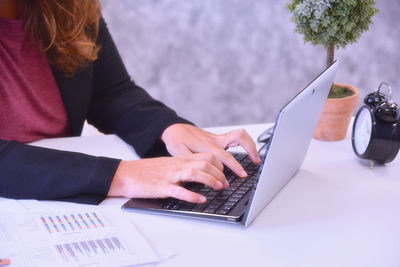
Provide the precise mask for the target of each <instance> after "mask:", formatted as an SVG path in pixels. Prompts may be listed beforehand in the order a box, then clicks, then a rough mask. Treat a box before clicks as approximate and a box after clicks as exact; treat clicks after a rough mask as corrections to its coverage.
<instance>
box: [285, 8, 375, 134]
mask: <svg viewBox="0 0 400 267" xmlns="http://www.w3.org/2000/svg"><path fill="white" fill-rule="evenodd" d="M287 7H288V9H289V10H290V11H291V13H292V21H293V22H294V23H295V24H296V32H298V33H300V34H303V36H304V41H305V42H311V43H312V44H314V45H323V46H324V47H325V48H326V50H327V59H326V64H327V66H329V65H331V64H332V63H333V61H334V55H335V47H336V48H343V49H344V48H345V47H346V46H347V45H348V44H351V43H355V42H356V41H358V39H359V38H360V36H361V34H362V33H363V32H364V31H366V30H368V29H369V25H370V24H371V23H372V17H373V16H374V14H375V13H377V12H378V11H379V10H378V9H376V8H375V1H374V0H292V1H291V3H289V4H288V5H287ZM358 94H359V91H358V89H357V88H356V87H354V86H351V85H347V84H337V83H334V84H333V85H332V87H331V90H330V93H329V96H328V99H327V102H326V104H325V107H324V111H323V112H322V115H321V118H320V120H319V122H318V126H317V129H316V131H315V133H314V138H317V139H320V140H326V141H336V140H342V139H344V138H345V137H346V133H347V129H348V127H349V124H350V119H351V116H352V115H353V112H354V109H355V107H356V106H357V103H358Z"/></svg>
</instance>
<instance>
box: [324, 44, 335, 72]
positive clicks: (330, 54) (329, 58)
mask: <svg viewBox="0 0 400 267" xmlns="http://www.w3.org/2000/svg"><path fill="white" fill-rule="evenodd" d="M326 52H327V54H326V66H327V67H329V66H330V65H331V64H332V63H333V61H334V60H335V46H334V45H330V46H329V47H328V49H327V51H326Z"/></svg>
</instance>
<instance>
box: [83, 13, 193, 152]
mask: <svg viewBox="0 0 400 267" xmlns="http://www.w3.org/2000/svg"><path fill="white" fill-rule="evenodd" d="M98 43H99V45H100V46H101V50H100V55H99V59H98V60H96V61H95V62H94V63H93V87H94V88H93V95H92V100H91V105H90V109H89V113H88V122H89V123H90V124H93V125H94V126H95V127H97V128H98V129H99V130H100V131H102V132H104V133H114V134H117V135H118V136H119V137H121V139H123V140H124V141H125V142H127V143H128V144H130V145H132V146H133V147H134V148H135V151H136V152H137V153H138V155H139V156H141V157H143V156H146V155H149V154H151V153H152V149H153V148H155V147H159V146H160V144H161V142H160V140H159V137H160V135H161V134H162V132H163V131H164V130H165V129H166V128H167V127H168V126H170V125H172V124H174V123H190V122H188V121H187V120H185V119H183V118H180V117H178V116H177V115H176V113H175V112H174V111H173V110H171V109H169V108H168V107H166V106H165V105H164V104H162V103H161V102H159V101H156V100H154V99H153V98H152V97H151V96H150V95H149V94H148V93H146V92H145V91H144V90H143V89H142V88H140V87H139V86H137V85H136V84H135V83H134V82H133V81H132V80H131V78H130V76H129V74H128V73H127V71H126V69H125V66H124V64H123V62H122V60H121V57H120V55H119V53H118V51H117V49H116V47H115V44H114V42H113V40H112V38H111V35H110V33H109V32H108V29H107V26H106V24H105V22H104V20H103V19H101V21H100V32H99V38H98Z"/></svg>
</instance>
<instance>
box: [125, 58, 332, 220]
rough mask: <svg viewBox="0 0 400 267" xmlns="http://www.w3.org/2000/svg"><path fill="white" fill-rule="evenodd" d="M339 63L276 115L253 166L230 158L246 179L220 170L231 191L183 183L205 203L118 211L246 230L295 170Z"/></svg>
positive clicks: (150, 202)
mask: <svg viewBox="0 0 400 267" xmlns="http://www.w3.org/2000/svg"><path fill="white" fill-rule="evenodd" d="M337 66H338V62H336V61H335V62H334V63H333V64H332V65H331V66H329V67H328V68H326V69H325V70H324V71H323V72H322V73H320V74H319V75H318V76H317V77H316V78H315V79H314V80H313V81H312V82H311V83H310V84H309V85H307V86H306V87H305V88H304V89H302V90H301V91H300V92H299V93H298V94H297V95H296V96H295V97H293V98H292V99H291V100H290V101H289V102H288V103H287V104H286V105H285V106H284V107H283V108H282V109H281V110H280V112H279V114H278V116H277V118H276V122H275V124H274V127H273V130H272V134H271V137H270V138H269V141H268V144H267V145H266V149H265V153H264V154H263V155H262V156H261V158H262V163H261V164H260V165H255V164H254V163H252V162H251V161H250V159H249V157H248V156H247V154H244V153H236V154H234V156H235V158H236V159H237V160H238V161H239V162H240V163H241V164H242V166H243V167H244V169H245V170H246V171H247V173H248V175H249V176H248V178H246V179H243V178H239V177H237V176H236V175H235V174H234V173H233V172H232V171H231V170H229V169H227V168H225V170H224V173H225V175H226V177H227V180H228V181H229V183H230V186H229V187H228V188H227V189H224V190H215V189H212V188H211V187H208V186H205V185H202V184H198V183H186V184H184V185H183V186H184V187H186V188H188V189H189V190H192V191H195V192H198V193H200V194H203V195H205V196H206V197H207V203H203V204H194V203H189V202H185V201H182V200H177V199H174V198H167V199H131V200H129V201H128V202H127V203H125V204H124V205H123V206H122V208H123V209H124V210H129V211H138V212H146V213H157V214H163V215H172V216H179V217H190V218H197V219H206V220H214V221H220V222H230V223H238V224H243V225H244V226H245V227H247V226H248V225H249V224H250V223H251V222H252V221H253V220H254V219H255V218H256V217H257V215H258V214H259V213H260V212H261V211H262V210H263V209H264V208H265V207H266V206H267V205H268V203H270V202H271V201H272V199H273V198H274V197H275V196H276V195H277V194H278V193H279V192H280V190H282V188H283V187H284V186H285V185H286V184H287V183H288V182H289V181H290V179H291V178H292V177H293V176H294V175H295V174H296V172H297V171H298V170H299V168H300V166H301V164H302V163H303V161H304V158H305V156H306V153H307V150H308V147H309V145H310V142H311V139H312V136H313V133H314V131H315V128H316V125H317V123H318V120H319V118H320V115H321V113H322V110H323V107H324V104H325V101H326V99H327V96H328V93H329V89H330V88H331V85H332V83H333V80H334V77H335V73H336V69H337Z"/></svg>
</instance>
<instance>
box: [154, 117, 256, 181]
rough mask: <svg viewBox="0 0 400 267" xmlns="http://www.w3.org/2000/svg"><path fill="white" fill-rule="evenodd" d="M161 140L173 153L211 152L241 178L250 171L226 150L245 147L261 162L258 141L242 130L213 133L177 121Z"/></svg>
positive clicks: (164, 133)
mask: <svg viewBox="0 0 400 267" xmlns="http://www.w3.org/2000/svg"><path fill="white" fill-rule="evenodd" d="M161 139H162V141H163V142H164V143H165V145H166V147H167V150H168V152H169V153H170V154H171V155H172V156H183V155H189V154H194V153H207V152H209V153H212V154H214V155H215V156H216V157H217V158H218V159H219V160H220V161H221V162H222V163H223V164H224V165H226V166H227V167H228V168H230V169H231V170H232V171H233V172H234V173H236V174H237V175H238V176H240V177H246V176H247V173H246V171H245V170H244V169H243V167H242V166H241V165H240V164H239V162H237V161H236V159H235V158H234V157H233V156H232V155H231V154H230V153H229V152H227V151H226V149H228V148H229V147H235V146H241V147H243V148H244V149H245V150H246V152H247V153H249V156H250V159H251V160H252V161H253V162H254V163H256V164H259V163H260V162H261V159H260V157H259V155H258V153H257V148H256V144H255V143H254V142H253V140H252V139H251V137H250V135H249V134H248V133H247V132H246V131H245V130H242V129H240V130H234V131H230V132H227V133H225V134H213V133H210V132H207V131H204V130H202V129H200V128H198V127H195V126H193V125H190V124H181V123H177V124H173V125H171V126H169V127H168V128H167V129H165V131H164V132H163V133H162V135H161Z"/></svg>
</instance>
